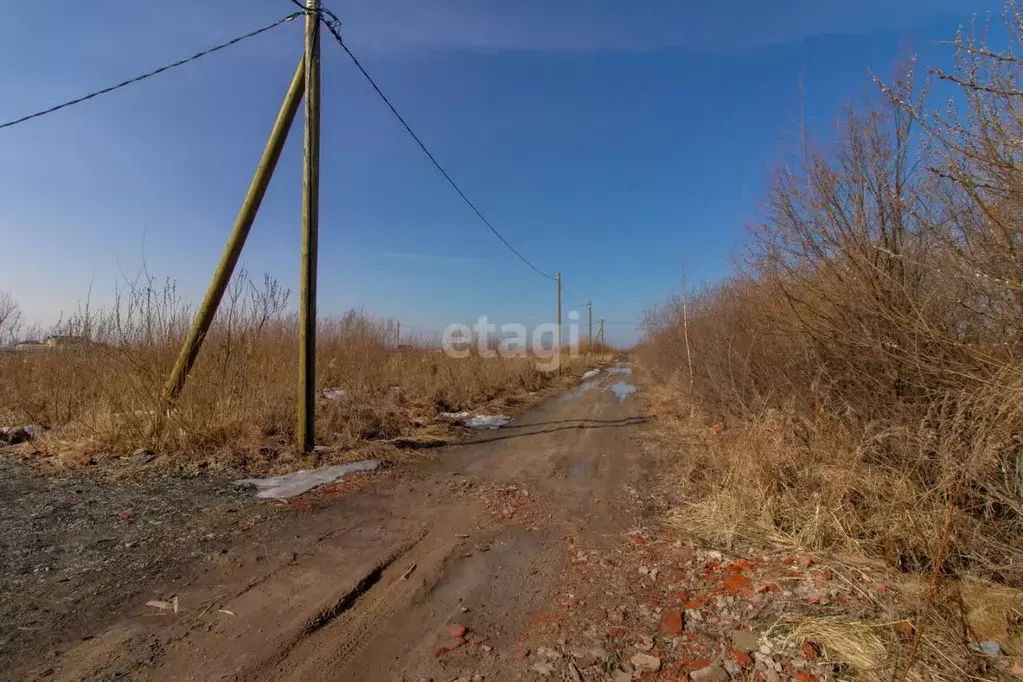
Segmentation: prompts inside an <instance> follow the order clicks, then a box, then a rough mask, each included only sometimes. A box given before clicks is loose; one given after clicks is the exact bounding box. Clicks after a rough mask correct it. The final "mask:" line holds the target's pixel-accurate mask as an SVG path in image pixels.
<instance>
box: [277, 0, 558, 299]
mask: <svg viewBox="0 0 1023 682" xmlns="http://www.w3.org/2000/svg"><path fill="white" fill-rule="evenodd" d="M291 2H292V3H294V4H296V5H298V6H299V7H302V5H301V3H300V2H298V0H291ZM303 11H304V8H303ZM320 15H321V16H320V19H321V21H323V23H324V25H325V26H326V27H327V29H328V30H329V31H330V33H331V35H333V36H334V39H335V40H336V41H337V44H338V45H340V46H341V49H343V50H344V51H345V53H347V54H348V56H349V57H350V58H351V60H352V62H353V63H354V64H355V66H356V68H358V69H359V71H360V72H361V73H362V75H363V76H365V78H366V80H367V81H369V84H370V85H371V86H372V87H373V90H375V91H376V93H377V95H379V96H380V99H382V100H383V101H384V104H386V105H387V108H388V109H390V110H391V113H392V114H394V117H395V118H397V119H398V122H399V123H401V125H402V126H404V128H405V130H406V131H407V132H408V134H409V135H411V136H412V139H413V140H415V141H416V144H418V145H419V148H420V149H422V150H423V153H424V154H426V157H427V158H428V159H430V162H431V163H433V165H434V167H435V168H436V169H437V170H438V171H440V174H441V175H443V176H444V179H445V180H447V181H448V184H449V185H451V187H452V188H453V189H454V190H455V192H457V193H458V196H460V197H461V198H462V201H464V202H465V204H466V205H467V206H468V207H469V208H470V209H472V211H473V213H475V214H476V216H477V217H478V218H479V219H480V220H481V221H482V222H483V224H484V225H486V226H487V227H488V228H489V229H490V231H491V232H493V233H494V235H495V236H496V237H497V238H498V239H500V240H501V243H502V244H504V245H505V246H506V247H508V250H510V251H511V252H512V253H514V254H515V255H516V256H518V258H519V260H521V261H522V262H523V263H525V264H526V265H528V266H529V267H530V268H532V269H533V271H535V272H536V273H537V274H538V275H540V276H541V277H546V278H547V279H550V280H553V279H554V278H553V277H551V276H550V275H548V274H547V273H546V272H544V271H543V270H541V269H540V268H538V267H536V266H535V265H533V263H532V262H530V260H529V259H528V258H526V257H525V256H523V255H522V253H520V252H519V250H518V249H516V248H515V247H514V246H512V245H511V244H510V243H509V242H508V240H507V239H505V238H504V236H503V235H502V234H501V233H500V232H498V231H497V228H496V227H494V226H493V224H491V222H490V221H489V220H487V218H486V216H484V215H483V213H482V212H480V210H479V209H478V208H477V207H476V204H474V203H473V202H472V200H471V199H469V197H468V196H466V194H465V192H463V191H462V189H461V188H460V187H459V186H458V184H457V183H456V182H455V181H454V180H453V179H452V178H451V176H450V175H449V174H448V172H447V171H446V170H444V167H443V166H441V165H440V162H439V161H437V158H436V157H435V156H434V155H433V154H432V153H431V152H430V150H429V149H427V147H426V145H425V144H424V143H423V141H422V140H421V139H420V138H419V136H418V135H416V133H415V131H413V130H412V127H411V126H409V124H408V122H406V121H405V118H404V117H403V116H402V115H401V114H399V113H398V110H397V109H396V108H395V107H394V105H393V104H391V100H390V99H388V98H387V95H385V94H384V92H383V90H381V89H380V86H379V85H377V84H376V81H374V80H373V77H372V76H370V75H369V72H367V71H366V68H365V67H364V66H363V65H362V62H360V61H359V59H358V57H356V56H355V54H354V53H353V52H352V51H351V50H350V49H349V48H348V46H347V45H345V43H344V40H342V38H341V31H340V26H341V21H340V20H339V19H338V18H337V15H335V14H334V13H333V12H331V11H330V10H328V9H321V10H320Z"/></svg>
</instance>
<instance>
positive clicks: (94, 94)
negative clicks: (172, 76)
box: [0, 12, 302, 130]
mask: <svg viewBox="0 0 1023 682" xmlns="http://www.w3.org/2000/svg"><path fill="white" fill-rule="evenodd" d="M301 15H302V12H292V13H291V14H289V15H287V16H285V17H281V18H280V19H278V20H276V21H274V22H273V23H271V24H267V25H266V26H263V27H262V28H257V29H256V30H254V31H249V32H248V33H246V34H244V35H240V36H238V37H236V38H232V39H231V40H228V41H226V42H223V43H220V44H219V45H214V46H213V47H211V48H209V49H206V50H203V51H202V52H197V53H195V54H193V55H192V56H190V57H185V58H184V59H179V60H177V61H176V62H171V63H170V64H167V65H165V66H161V67H160V68H158V69H154V70H152V71H147V72H146V73H143V74H140V75H138V76H135V77H134V78H129V79H128V80H126V81H122V82H120V83H118V84H116V85H111V86H109V87H106V88H103V89H102V90H96V91H95V92H90V93H89V94H88V95H84V96H83V97H77V98H75V99H72V100H68V101H67V102H62V103H61V104H57V105H55V106H52V107H49V108H47V109H43V110H42V111H37V112H35V113H32V114H28V115H26V116H22V117H21V118H16V119H14V120H12V121H7V122H6V123H0V130H3V129H4V128H10V127H12V126H16V125H18V124H19V123H24V122H26V121H31V120H32V119H35V118H39V117H41V116H46V115H47V114H52V113H54V112H56V111H60V110H61V109H66V108H67V107H70V106H74V105H76V104H81V103H82V102H86V101H88V100H90V99H93V98H95V97H99V96H101V95H106V94H107V93H111V92H114V91H115V90H120V89H121V88H125V87H128V86H129V85H133V84H135V83H138V82H140V81H144V80H146V79H147V78H152V77H153V76H157V75H159V74H161V73H163V72H165V71H170V70H171V69H174V68H177V67H179V66H183V65H185V64H188V63H189V62H194V61H196V60H197V59H202V58H203V57H205V56H207V55H210V54H213V53H214V52H219V51H220V50H223V49H225V48H228V47H231V46H232V45H236V44H238V43H240V42H242V41H243V40H248V39H249V38H254V37H256V36H258V35H260V34H262V33H266V32H267V31H269V30H271V29H274V28H277V27H278V26H280V25H281V24H285V23H287V22H289V21H291V20H292V19H294V18H295V17H298V16H301Z"/></svg>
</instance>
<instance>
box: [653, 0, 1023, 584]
mask: <svg viewBox="0 0 1023 682" xmlns="http://www.w3.org/2000/svg"><path fill="white" fill-rule="evenodd" d="M1005 18H1006V26H1007V28H1008V30H1009V32H1010V34H1011V36H1012V45H1011V46H1010V47H1009V48H1007V49H1006V50H1004V51H994V50H993V49H991V48H990V47H989V46H987V45H985V44H984V43H983V42H982V41H980V40H979V39H978V38H977V37H976V33H975V32H966V31H963V32H961V33H960V35H959V36H957V38H956V39H955V41H954V43H953V45H954V47H955V49H956V56H957V61H956V68H955V70H954V71H953V72H951V73H945V72H941V71H933V72H932V76H933V78H932V79H931V83H930V84H929V85H928V86H927V87H917V86H916V85H915V83H914V78H913V69H907V70H905V71H904V72H902V73H900V74H899V75H898V76H897V77H896V78H895V79H894V80H893V81H892V82H891V83H886V84H882V85H881V88H880V90H879V94H878V96H877V97H876V98H875V99H874V101H871V102H868V103H867V105H866V106H865V107H864V108H862V109H861V110H857V111H853V110H850V111H849V112H848V113H847V114H846V116H845V117H844V119H843V121H842V127H841V136H840V138H839V139H838V140H837V141H836V142H835V143H834V144H833V145H832V146H830V147H827V148H816V147H812V146H810V145H807V147H806V149H804V153H803V154H802V155H801V157H800V158H799V159H797V160H795V161H794V162H793V163H790V164H785V165H782V166H781V167H779V168H778V169H777V170H776V171H775V173H774V176H773V179H772V183H771V185H770V187H769V190H768V193H767V196H766V198H765V202H764V205H765V215H766V220H765V221H764V223H763V224H762V225H758V226H756V227H755V228H754V229H752V230H751V233H750V239H749V244H748V248H747V251H746V253H745V258H744V259H743V264H744V265H743V271H742V272H741V273H740V274H737V275H736V276H734V277H733V278H731V279H730V280H728V281H725V282H722V283H720V284H718V285H716V286H715V287H712V288H710V289H707V290H705V291H702V292H696V293H695V295H694V296H692V298H691V299H690V301H689V303H690V305H689V306H688V308H689V310H688V327H689V338H690V342H691V346H692V358H693V367H692V369H691V370H690V369H689V367H688V364H687V362H686V358H685V347H684V329H683V320H682V316H681V305H680V301H679V299H678V297H676V298H673V299H670V300H669V301H667V302H666V304H665V305H663V306H662V307H660V308H659V309H657V310H655V311H652V312H651V313H650V314H649V315H648V317H647V320H646V330H647V342H646V343H645V344H644V347H643V350H642V354H641V357H642V361H643V364H644V366H645V368H646V369H647V370H648V371H650V374H651V375H653V376H655V377H661V378H663V379H664V380H663V381H662V382H661V383H662V388H661V393H660V401H661V403H660V409H661V411H662V413H663V414H664V415H666V417H668V418H669V420H674V421H675V422H676V423H677V424H678V425H679V428H680V429H682V430H684V429H691V428H692V426H693V424H692V423H691V422H689V421H688V420H687V418H686V416H685V415H686V414H688V412H689V407H688V406H690V405H693V406H696V407H697V408H698V414H699V416H700V418H701V419H703V420H705V422H724V423H726V424H727V425H728V426H729V427H730V428H729V430H728V431H726V434H725V435H723V436H721V437H720V438H717V439H715V440H713V441H712V444H711V445H710V447H709V448H707V449H704V450H703V451H702V452H703V453H704V454H699V455H695V456H694V457H693V459H692V460H691V461H690V463H689V464H690V465H691V467H692V470H691V471H689V473H688V475H687V477H686V480H687V481H690V482H691V483H690V484H689V485H691V487H692V490H693V493H694V498H695V499H698V500H699V502H698V503H697V508H698V511H699V513H698V514H697V517H700V516H701V514H702V518H704V519H705V520H707V522H708V523H707V525H706V526H705V527H706V528H714V525H715V524H717V526H716V527H717V532H720V533H722V534H723V535H724V536H728V535H729V534H732V533H741V532H744V531H749V529H751V528H756V529H759V530H758V532H764V531H766V532H770V533H776V534H780V535H784V536H786V537H788V538H790V539H796V540H798V541H799V542H800V543H802V544H805V545H808V546H811V547H816V548H831V549H844V550H854V551H859V552H865V553H868V554H871V555H874V556H881V557H884V558H885V559H887V560H889V561H890V562H891V563H892V564H893V565H897V566H899V567H901V568H903V569H906V570H924V569H928V568H930V567H931V565H932V562H933V561H934V558H935V551H936V547H937V545H938V538H939V536H940V535H941V532H942V529H943V526H944V518H945V510H946V509H947V507H948V505H949V504H952V505H954V510H955V524H954V526H953V533H952V537H951V538H950V545H949V546H950V552H949V559H948V561H949V566H952V567H954V568H957V569H964V570H966V569H968V570H971V571H975V572H979V573H981V574H983V575H985V576H986V577H988V578H993V579H996V580H999V581H1002V582H1006V583H1008V584H1012V585H1023V573H1020V571H1019V569H1018V568H1016V567H1017V566H1018V565H1019V561H1020V559H1021V558H1023V556H1021V554H1020V550H1019V547H1020V546H1021V540H1023V486H1021V483H1020V482H1021V480H1023V470H1021V466H1023V461H1021V457H1023V443H1021V442H1020V435H1019V434H1020V433H1023V413H1021V410H1020V407H1019V404H1020V391H1021V390H1023V362H1021V358H1020V350H1021V341H1023V339H1021V337H1020V331H1021V328H1020V325H1021V322H1020V321H1021V320H1023V253H1021V249H1023V232H1021V230H1023V227H1021V226H1023V199H1021V197H1023V91H1021V90H1020V89H1019V88H1018V81H1019V75H1020V67H1021V65H1023V62H1021V61H1020V60H1019V59H1018V58H1017V57H1016V55H1015V52H1014V47H1015V48H1016V49H1018V46H1019V45H1020V44H1023V42H1021V41H1023V21H1021V18H1023V17H1021V11H1020V5H1019V4H1018V3H1015V2H1014V3H1010V6H1009V11H1008V12H1007V14H1006V17H1005ZM949 86H952V87H954V88H955V89H956V97H957V101H958V102H960V104H959V105H958V106H954V105H950V106H949V108H948V110H947V111H944V112H929V111H928V109H927V106H926V103H927V102H928V101H929V99H928V89H929V88H931V89H932V90H931V92H932V93H933V92H938V93H941V94H945V93H946V92H948V87H949ZM942 88H944V90H943V89H942ZM682 405H685V406H686V408H685V409H680V408H681V406H682ZM732 427H734V428H732ZM680 432H681V431H680ZM722 484H724V485H722ZM751 500H752V502H753V503H752V504H751V503H750V501H751ZM737 501H741V502H738V503H737Z"/></svg>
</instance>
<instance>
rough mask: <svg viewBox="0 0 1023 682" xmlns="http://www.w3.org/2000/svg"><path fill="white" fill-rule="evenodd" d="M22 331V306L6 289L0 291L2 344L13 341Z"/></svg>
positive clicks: (0, 334) (0, 340)
mask: <svg viewBox="0 0 1023 682" xmlns="http://www.w3.org/2000/svg"><path fill="white" fill-rule="evenodd" d="M19 331H21V308H20V307H19V306H18V303H17V302H16V301H15V300H14V298H13V297H12V296H11V295H10V294H9V293H7V292H6V291H0V346H2V345H4V344H9V343H13V342H14V340H15V339H16V338H17V337H18V332H19Z"/></svg>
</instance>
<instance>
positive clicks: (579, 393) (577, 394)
mask: <svg viewBox="0 0 1023 682" xmlns="http://www.w3.org/2000/svg"><path fill="white" fill-rule="evenodd" d="M596 385H597V382H596V381H587V382H586V383H584V384H581V385H580V386H579V388H577V389H575V390H574V391H572V392H571V393H566V394H565V395H563V396H561V397H560V398H558V402H559V403H567V402H568V401H570V400H575V399H576V398H580V397H582V394H583V393H586V391H588V390H590V389H591V388H593V387H594V386H596Z"/></svg>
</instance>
